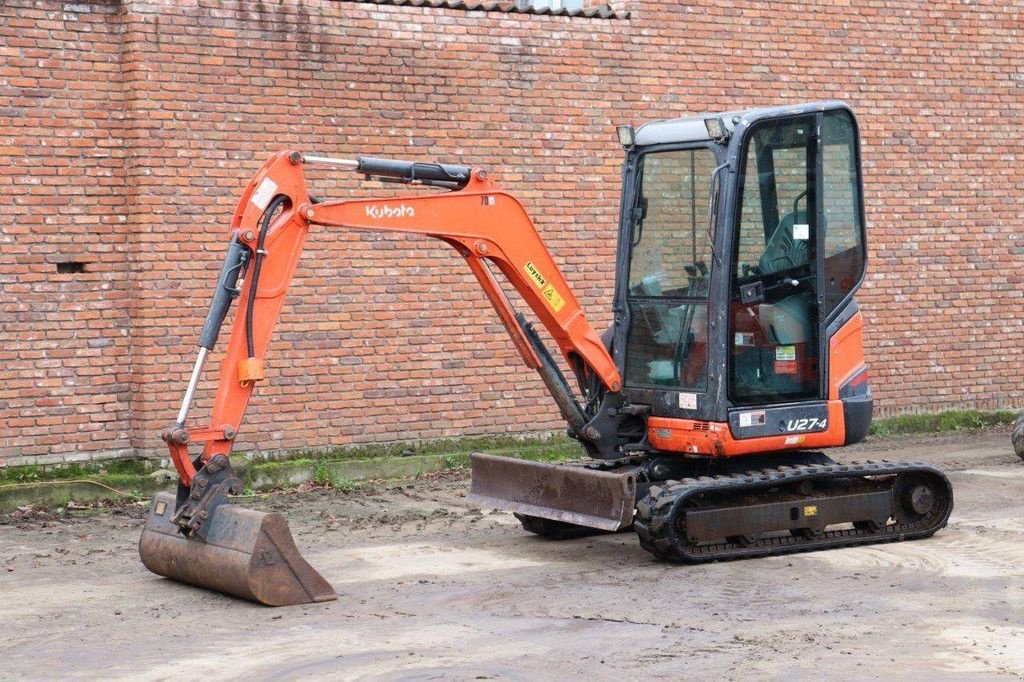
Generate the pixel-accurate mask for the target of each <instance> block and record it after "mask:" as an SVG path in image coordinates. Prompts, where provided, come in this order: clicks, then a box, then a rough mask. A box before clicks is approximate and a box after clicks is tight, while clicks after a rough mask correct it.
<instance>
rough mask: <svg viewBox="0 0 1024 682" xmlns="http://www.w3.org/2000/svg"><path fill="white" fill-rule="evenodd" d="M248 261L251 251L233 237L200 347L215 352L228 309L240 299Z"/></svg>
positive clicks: (204, 324)
mask: <svg viewBox="0 0 1024 682" xmlns="http://www.w3.org/2000/svg"><path fill="white" fill-rule="evenodd" d="M248 260H249V249H248V248H246V247H245V245H244V244H242V243H241V242H239V241H238V237H232V238H231V243H230V244H229V245H228V252H227V255H226V256H225V257H224V266H223V267H222V268H221V270H220V277H219V278H218V279H217V288H216V289H215V290H214V292H213V300H212V301H210V310H209V312H207V313H206V322H204V323H203V331H202V333H201V334H200V335H199V345H200V347H202V348H205V349H206V350H213V347H214V345H215V344H216V343H217V337H218V336H219V335H220V328H221V326H222V325H223V324H224V318H225V317H227V314H228V309H230V308H231V302H232V301H234V300H235V299H236V298H238V288H237V287H236V285H237V283H238V275H239V273H240V272H241V270H242V267H244V266H245V264H246V263H247V262H248Z"/></svg>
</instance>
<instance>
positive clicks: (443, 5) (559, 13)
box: [349, 0, 629, 19]
mask: <svg viewBox="0 0 1024 682" xmlns="http://www.w3.org/2000/svg"><path fill="white" fill-rule="evenodd" d="M349 1H350V2H351V1H352V0H349ZM355 2H361V3H365V4H370V5H396V6H399V7H401V6H409V7H435V8H440V9H458V10H464V11H466V12H506V13H508V14H537V15H540V16H554V17H583V18H585V19H629V12H628V11H623V12H616V11H615V10H613V9H612V8H611V7H609V6H608V5H600V6H599V7H591V8H584V9H578V10H567V9H558V10H552V9H549V8H546V7H545V8H542V9H537V8H534V7H527V8H526V9H519V8H518V7H516V6H515V5H509V4H508V3H504V2H465V1H464V0H355Z"/></svg>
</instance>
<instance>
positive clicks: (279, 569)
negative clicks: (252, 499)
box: [139, 493, 338, 606]
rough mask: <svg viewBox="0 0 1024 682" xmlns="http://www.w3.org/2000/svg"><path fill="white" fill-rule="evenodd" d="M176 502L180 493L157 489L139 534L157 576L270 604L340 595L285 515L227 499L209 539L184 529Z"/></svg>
mask: <svg viewBox="0 0 1024 682" xmlns="http://www.w3.org/2000/svg"><path fill="white" fill-rule="evenodd" d="M174 505H175V497H174V495H172V494H170V493H159V494H157V496H156V497H154V498H153V508H152V510H151V511H150V514H149V518H148V519H147V520H146V527H145V528H144V529H143V531H142V537H141V538H140V539H139V555H140V557H141V558H142V563H143V564H145V565H146V568H148V569H149V570H151V571H153V572H154V573H156V574H157V575H162V576H164V577H166V578H170V579H172V580H177V581H179V582H183V583H188V584H189V585H197V586H199V587H205V588H207V589H210V590H216V591H218V592H225V593H227V594H233V595H235V596H237V597H242V598H243V599H250V600H252V601H255V602H259V603H261V604H267V605H269V606H287V605H291V604H307V603H309V602H322V601H331V600H332V599H337V598H338V596H337V595H336V594H335V593H334V590H333V589H332V588H331V586H330V585H329V584H328V583H327V581H326V580H324V579H323V578H322V577H321V576H320V574H319V573H317V572H316V571H315V570H314V569H313V567H312V566H310V565H309V564H308V563H306V561H305V559H303V558H302V556H301V555H300V554H299V550H298V549H297V548H296V547H295V541H294V540H293V539H292V534H291V531H289V530H288V522H287V521H285V519H284V517H283V516H281V515H280V514H265V513H263V512H258V511H254V510H252V509H246V508H244V507H239V506H236V505H233V504H222V505H220V506H218V507H217V509H216V511H214V513H213V515H212V517H211V518H210V519H209V521H208V523H209V526H208V530H207V536H206V541H205V542H203V541H202V540H200V539H198V538H195V539H192V538H187V537H185V536H184V535H182V534H181V533H180V532H179V531H178V526H177V524H175V523H173V522H172V521H171V517H172V516H173V515H174Z"/></svg>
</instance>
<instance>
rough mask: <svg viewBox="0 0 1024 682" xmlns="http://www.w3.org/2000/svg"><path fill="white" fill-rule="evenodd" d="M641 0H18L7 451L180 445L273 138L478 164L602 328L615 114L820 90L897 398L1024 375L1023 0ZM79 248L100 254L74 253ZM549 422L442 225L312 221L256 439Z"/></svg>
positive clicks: (476, 429)
mask: <svg viewBox="0 0 1024 682" xmlns="http://www.w3.org/2000/svg"><path fill="white" fill-rule="evenodd" d="M620 5H622V3H615V6H616V7H617V8H618V7H620ZM627 5H628V9H630V10H631V15H630V17H629V18H628V19H613V20H604V19H585V18H572V17H543V16H530V15H519V14H504V13H484V12H466V11H461V10H457V9H436V8H425V7H424V8H416V7H397V6H387V5H374V4H364V3H356V2H341V1H337V0H320V1H312V0H311V1H308V2H297V1H296V0H282V1H281V2H277V1H275V2H227V1H222V0H202V1H197V0H192V1H185V2H171V1H170V0H154V1H150V2H136V1H127V0H126V1H123V2H83V3H77V4H68V3H59V2H48V1H45V2H27V1H25V2H19V1H17V0H8V1H7V2H5V3H3V5H2V6H0V55H2V59H0V111H2V112H3V114H4V116H3V118H2V119H0V149H2V151H3V152H4V153H3V155H2V157H0V164H2V165H3V169H4V172H3V173H0V183H2V186H3V187H4V189H5V191H6V192H7V193H8V195H9V197H8V200H7V202H6V207H7V210H6V211H4V214H3V215H4V220H3V221H0V372H2V374H0V420H2V421H3V422H4V425H5V427H6V428H4V429H3V431H2V432H0V461H6V462H7V463H8V464H13V463H19V462H25V461H32V459H33V458H39V457H42V458H48V459H43V460H41V461H52V460H59V459H61V458H64V457H67V456H76V457H90V456H105V455H116V454H118V453H120V452H123V451H125V450H128V449H135V450H137V451H140V452H145V453H155V452H159V451H160V447H159V446H160V443H159V441H158V439H157V437H156V434H157V433H158V432H159V430H160V429H161V428H162V427H163V426H165V425H166V423H167V422H168V421H170V419H171V418H173V415H174V412H175V409H176V404H177V401H178V399H179V397H180V391H181V390H182V388H183V386H184V383H185V380H186V378H187V372H188V370H189V368H190V366H191V361H192V357H193V352H194V347H195V346H194V344H195V339H196V335H197V334H198V329H199V326H200V324H201V321H202V316H203V314H204V309H205V306H206V302H207V296H208V291H209V288H210V286H211V284H212V282H213V280H214V278H215V276H216V272H217V269H218V267H219V261H220V258H221V251H222V248H223V242H224V237H225V230H224V228H225V225H226V222H227V220H228V218H229V217H230V213H231V210H232V208H233V204H234V201H235V198H236V197H237V195H238V193H239V191H240V190H241V188H242V187H243V186H244V184H245V183H246V181H247V180H248V178H249V176H250V174H251V173H252V172H253V171H254V170H255V169H256V168H258V167H259V165H260V164H261V163H262V161H263V160H264V159H265V158H266V157H267V156H268V154H270V153H271V152H272V151H275V150H277V149H280V148H282V147H285V146H296V147H299V148H302V149H305V150H315V151H321V152H330V153H332V154H336V155H353V154H358V153H366V154H377V155H386V156H396V157H402V156H407V157H416V158H421V159H441V160H451V161H461V162H464V163H471V164H479V165H483V166H486V167H487V168H488V169H490V170H491V172H492V173H493V174H494V175H495V176H496V177H497V178H498V180H499V181H500V182H501V183H502V184H503V185H504V186H505V187H507V188H508V189H510V190H512V191H513V192H515V193H517V194H518V195H519V196H520V197H521V199H522V200H523V202H524V203H525V205H526V206H527V208H528V209H529V210H530V211H531V213H532V214H533V216H534V218H535V220H536V222H537V224H538V227H539V228H540V230H541V232H542V234H543V235H545V236H546V237H547V238H548V240H549V243H550V246H551V248H552V250H553V252H554V254H555V257H556V259H557V260H558V262H559V263H560V264H562V266H563V269H564V272H565V275H566V277H567V279H568V280H569V281H570V283H572V284H573V286H574V287H575V288H576V292H577V294H578V296H579V298H580V299H581V302H582V303H583V305H584V306H585V308H586V309H587V311H588V315H589V317H590V318H591V319H592V320H593V321H595V322H596V323H597V324H598V325H599V326H600V325H603V324H605V323H606V322H607V319H608V313H607V305H608V304H607V302H608V298H609V295H610V291H611V284H612V282H611V276H612V270H613V267H612V261H613V255H614V250H615V240H614V233H615V222H616V203H617V195H618V166H619V160H620V150H619V149H618V147H617V144H616V143H615V141H614V130H613V125H614V124H616V123H621V122H626V121H631V122H635V123H639V122H642V121H644V120H647V119H652V118H660V117H666V116H673V115H680V114H683V113H689V112H695V111H702V110H716V109H726V108H737V107H744V106H753V105H762V104H774V103H784V102H791V101H797V100H811V99H819V98H840V99H845V100H847V101H848V102H850V103H851V104H852V105H853V106H854V108H855V110H856V111H857V113H858V114H859V116H860V123H861V126H862V134H863V142H864V162H865V163H864V165H865V174H866V178H865V181H866V187H865V191H866V203H867V212H868V219H869V234H870V238H871V244H870V247H871V264H870V278H869V281H868V283H867V284H866V286H865V288H864V290H863V292H862V294H861V297H860V300H861V302H862V304H863V308H864V310H865V314H866V317H867V321H868V324H869V327H868V332H867V334H868V336H867V352H868V354H869V359H870V362H871V365H872V381H873V385H874V389H875V391H876V395H877V400H878V405H879V407H880V412H882V413H884V414H888V413H894V412H900V411H910V410H937V409H943V408H950V407H983V408H989V407H997V406H1015V405H1019V404H1020V403H1021V397H1022V395H1024V393H1022V390H1021V387H1020V381H1019V378H1018V375H1019V372H1020V367H1021V360H1022V353H1024V351H1022V350H1021V344H1020V340H1021V338H1022V332H1024V311H1022V310H1021V307H1022V306H1021V303H1022V301H1021V297H1022V294H1024V274H1022V273H1021V270H1020V266H1021V265H1022V260H1024V259H1022V255H1024V234H1022V216H1024V159H1022V156H1024V149H1022V147H1021V145H1020V134H1019V131H1018V121H1019V120H1020V119H1021V114H1022V113H1024V111H1022V110H1024V47H1021V45H1020V38H1021V26H1022V24H1024V22H1022V17H1021V9H1020V7H1019V4H1018V3H1014V2H1011V1H1010V0H1002V1H999V2H991V3H984V4H983V5H979V4H963V3H959V2H957V3H951V2H932V3H921V2H916V1H914V2H911V1H909V0H908V1H905V2H901V1H889V2H882V1H876V2H857V3H853V2H835V3H828V4H827V6H820V5H818V4H817V3H810V2H751V3H743V6H742V7H740V6H731V7H727V6H724V5H722V4H721V3H712V2H697V1H692V2H691V1H687V2H679V1H678V0H671V1H664V2H652V1H646V0H631V1H630V2H628V3H627ZM314 181H315V186H316V188H317V192H318V194H319V195H322V196H326V197H344V196H348V195H349V194H350V193H352V192H360V193H365V192H366V187H365V186H360V185H359V184H358V183H357V182H356V181H355V178H352V177H344V176H339V175H338V174H337V173H334V174H330V173H324V172H319V173H318V174H317V175H314ZM377 191H381V192H386V190H383V189H381V190H377ZM58 261H77V262H86V263H87V265H86V266H85V268H86V269H85V272H84V273H79V274H58V273H57V272H56V264H57V262H58ZM64 267H65V268H67V267H70V266H64ZM214 361H216V358H214ZM212 366H215V365H211V367H212ZM209 386H210V384H209V383H208V384H206V385H204V387H203V391H202V392H201V394H200V396H199V400H198V404H197V410H200V411H201V410H202V409H204V408H206V407H208V406H209V404H210V394H209ZM197 414H198V412H197ZM559 427H560V423H559V420H558V418H557V411H556V410H555V409H554V408H553V407H551V405H550V402H549V400H548V398H547V397H546V396H545V395H544V393H543V389H542V387H541V385H540V382H539V381H538V380H537V379H536V378H535V376H534V375H533V374H532V372H530V371H528V370H526V369H524V368H522V367H521V366H520V364H519V361H518V359H517V357H516V356H515V355H514V351H513V350H512V348H511V347H510V344H509V343H508V341H507V339H506V337H505V336H504V332H503V331H502V329H501V327H500V325H499V324H498V322H497V320H496V317H495V315H494V313H493V312H492V311H491V310H490V309H489V308H488V307H487V306H486V305H485V304H483V303H482V294H481V293H480V292H479V290H478V288H477V286H476V285H475V284H474V282H473V280H472V277H471V276H470V275H469V273H468V272H466V271H465V270H464V267H463V266H461V264H460V262H459V261H457V260H455V259H454V258H452V254H451V253H450V252H449V251H448V249H447V247H444V246H442V245H439V244H435V243H432V242H430V241H428V240H426V239H414V238H405V237H398V236H388V237H385V236H378V235H370V234H349V233H341V232H330V231H328V230H325V229H317V230H315V231H314V233H313V234H312V236H311V239H310V241H309V244H308V248H307V254H306V257H305V260H304V262H303V264H302V267H301V269H300V274H299V277H298V279H297V281H296V282H295V284H294V287H293V293H292V296H291V297H290V300H289V303H288V305H287V306H286V310H285V313H284V315H283V316H282V319H281V323H280V325H279V327H278V332H277V334H276V336H275V339H274V341H273V342H272V346H271V352H270V354H269V357H268V382H267V383H266V385H264V386H261V387H260V391H259V393H258V396H257V397H256V399H255V400H254V401H253V404H252V407H251V408H250V411H249V415H248V419H247V422H246V425H245V426H244V427H243V432H242V435H241V437H240V442H239V448H240V449H252V448H255V447H257V445H258V446H259V447H261V448H263V449H281V448H299V447H319V446H332V445H344V444H349V443H361V442H372V441H387V440H395V439H407V438H432V437H446V436H458V435H464V434H490V433H504V432H522V431H525V430H548V429H553V428H559Z"/></svg>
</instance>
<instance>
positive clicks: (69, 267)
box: [57, 260, 86, 275]
mask: <svg viewBox="0 0 1024 682" xmlns="http://www.w3.org/2000/svg"><path fill="white" fill-rule="evenodd" d="M85 265H86V264H85V262H84V261H80V260H69V261H67V262H65V263H57V274H60V275H77V274H78V273H80V272H85Z"/></svg>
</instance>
